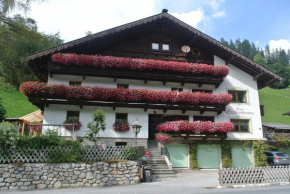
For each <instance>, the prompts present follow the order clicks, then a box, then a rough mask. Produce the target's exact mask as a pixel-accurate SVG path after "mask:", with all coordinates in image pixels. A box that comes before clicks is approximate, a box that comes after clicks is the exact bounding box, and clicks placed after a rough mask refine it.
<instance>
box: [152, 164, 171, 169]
mask: <svg viewBox="0 0 290 194" xmlns="http://www.w3.org/2000/svg"><path fill="white" fill-rule="evenodd" d="M151 166H152V168H153V170H160V169H166V170H169V167H168V166H166V165H158V166H153V165H151Z"/></svg>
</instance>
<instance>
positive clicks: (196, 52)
mask: <svg viewBox="0 0 290 194" xmlns="http://www.w3.org/2000/svg"><path fill="white" fill-rule="evenodd" d="M192 52H193V54H195V55H199V54H200V52H199V49H197V48H194V49H193V50H192Z"/></svg>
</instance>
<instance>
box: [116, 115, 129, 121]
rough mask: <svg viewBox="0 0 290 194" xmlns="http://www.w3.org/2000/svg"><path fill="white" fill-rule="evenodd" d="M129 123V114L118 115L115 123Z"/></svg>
mask: <svg viewBox="0 0 290 194" xmlns="http://www.w3.org/2000/svg"><path fill="white" fill-rule="evenodd" d="M127 121H128V113H116V119H115V122H122V123H127Z"/></svg>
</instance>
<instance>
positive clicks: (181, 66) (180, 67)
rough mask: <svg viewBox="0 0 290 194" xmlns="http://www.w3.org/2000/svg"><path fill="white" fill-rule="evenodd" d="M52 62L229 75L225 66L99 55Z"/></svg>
mask: <svg viewBox="0 0 290 194" xmlns="http://www.w3.org/2000/svg"><path fill="white" fill-rule="evenodd" d="M51 59H52V61H53V62H56V63H60V64H63V65H79V66H94V67H99V68H103V69H105V68H111V69H132V70H138V71H167V72H179V73H189V74H193V75H196V74H206V75H214V76H222V77H225V76H227V75H228V73H229V68H228V66H226V65H221V66H213V65H208V64H199V63H187V62H176V61H160V60H153V59H130V58H123V57H113V56H100V55H76V54H71V53H54V54H52V57H51Z"/></svg>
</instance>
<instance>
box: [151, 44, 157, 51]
mask: <svg viewBox="0 0 290 194" xmlns="http://www.w3.org/2000/svg"><path fill="white" fill-rule="evenodd" d="M151 49H152V50H159V43H152V45H151Z"/></svg>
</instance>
